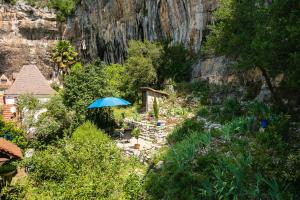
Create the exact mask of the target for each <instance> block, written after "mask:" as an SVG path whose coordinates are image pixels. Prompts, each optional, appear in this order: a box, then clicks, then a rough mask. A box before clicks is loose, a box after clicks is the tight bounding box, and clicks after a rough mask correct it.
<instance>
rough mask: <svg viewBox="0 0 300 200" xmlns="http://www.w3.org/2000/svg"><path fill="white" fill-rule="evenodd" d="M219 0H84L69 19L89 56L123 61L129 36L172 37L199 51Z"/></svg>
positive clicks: (82, 50)
mask: <svg viewBox="0 0 300 200" xmlns="http://www.w3.org/2000/svg"><path fill="white" fill-rule="evenodd" d="M216 1H217V0H81V1H80V2H79V5H78V6H77V8H76V11H75V15H74V16H73V17H72V18H70V19H69V20H68V25H67V29H66V31H65V37H67V38H71V39H73V41H74V43H75V44H76V46H77V48H78V49H79V51H80V53H81V55H82V56H83V57H84V58H85V59H86V60H91V59H95V58H100V59H102V60H105V61H107V62H120V63H122V62H123V61H124V58H125V57H126V53H127V44H128V40H130V39H140V40H144V39H147V40H150V41H154V40H170V41H172V42H180V43H183V44H184V45H185V46H186V47H187V48H189V49H191V50H193V51H195V52H196V51H197V50H199V48H200V47H201V43H202V38H203V33H204V29H205V27H206V25H207V24H208V23H209V21H211V11H212V10H214V9H215V7H216V5H217V3H216Z"/></svg>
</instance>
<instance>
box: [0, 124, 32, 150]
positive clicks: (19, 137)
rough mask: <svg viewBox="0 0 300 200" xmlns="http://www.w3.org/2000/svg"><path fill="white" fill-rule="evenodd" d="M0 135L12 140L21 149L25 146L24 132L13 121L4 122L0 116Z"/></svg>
mask: <svg viewBox="0 0 300 200" xmlns="http://www.w3.org/2000/svg"><path fill="white" fill-rule="evenodd" d="M0 137H3V138H5V139H7V140H10V141H12V142H13V143H15V144H16V145H17V146H19V147H20V148H21V149H25V148H26V146H27V139H26V133H25V131H23V130H22V129H20V128H19V127H17V126H16V124H14V123H13V122H6V121H4V120H3V119H2V118H0Z"/></svg>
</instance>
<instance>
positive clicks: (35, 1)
mask: <svg viewBox="0 0 300 200" xmlns="http://www.w3.org/2000/svg"><path fill="white" fill-rule="evenodd" d="M26 2H27V3H28V4H30V5H32V6H35V7H42V8H43V7H48V8H51V9H55V10H56V17H57V20H58V21H60V22H64V21H65V20H66V17H68V16H69V15H71V14H72V13H73V11H74V9H75V6H76V4H77V2H78V0H26Z"/></svg>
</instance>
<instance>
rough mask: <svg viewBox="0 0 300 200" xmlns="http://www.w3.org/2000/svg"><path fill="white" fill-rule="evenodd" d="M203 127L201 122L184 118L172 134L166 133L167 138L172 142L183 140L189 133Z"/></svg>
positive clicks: (200, 129)
mask: <svg viewBox="0 0 300 200" xmlns="http://www.w3.org/2000/svg"><path fill="white" fill-rule="evenodd" d="M203 129H204V124H203V122H198V121H196V120H194V119H190V120H186V121H184V123H183V124H181V125H180V126H177V127H176V128H175V130H174V131H173V132H172V134H170V135H168V137H167V140H168V142H169V143H171V144H174V143H177V142H180V141H182V140H184V139H185V138H187V137H189V136H190V135H191V134H194V133H195V134H196V133H200V132H202V131H203Z"/></svg>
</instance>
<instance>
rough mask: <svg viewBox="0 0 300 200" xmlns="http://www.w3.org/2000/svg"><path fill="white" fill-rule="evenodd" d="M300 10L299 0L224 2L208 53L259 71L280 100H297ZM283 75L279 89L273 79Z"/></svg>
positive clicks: (239, 65) (213, 29)
mask: <svg viewBox="0 0 300 200" xmlns="http://www.w3.org/2000/svg"><path fill="white" fill-rule="evenodd" d="M299 9H300V4H299V1H297V0H288V1H286V0H275V1H271V2H270V1H261V0H252V1H247V0H243V1H236V0H221V1H220V8H219V9H218V10H217V11H216V13H215V15H214V16H215V18H216V19H215V20H216V21H215V25H214V26H212V27H211V34H210V35H209V37H208V38H207V42H206V53H208V54H209V53H212V54H217V55H226V56H227V57H228V58H230V59H231V60H233V61H235V62H236V68H237V69H239V70H249V69H255V68H259V69H260V70H261V72H262V75H263V76H264V77H265V80H266V83H267V84H268V87H269V89H270V91H271V93H272V95H273V97H274V99H275V100H276V101H279V102H280V101H281V100H282V98H283V97H284V98H288V97H290V96H291V95H293V96H294V97H295V95H296V93H299V86H300V82H299V78H298V74H299V73H300V71H299V70H300V68H299V67H297V66H299V65H300V53H299V52H300V41H299V38H300V13H299ZM279 74H283V75H284V78H283V81H282V82H281V85H280V88H276V87H275V85H274V84H273V83H272V79H273V78H275V77H276V76H278V75H279ZM297 91H298V92H297ZM280 93H281V94H280ZM282 93H284V94H282ZM294 97H292V98H294ZM289 101H295V99H289ZM296 102H299V97H298V99H297V100H296ZM294 104H295V102H294Z"/></svg>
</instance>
